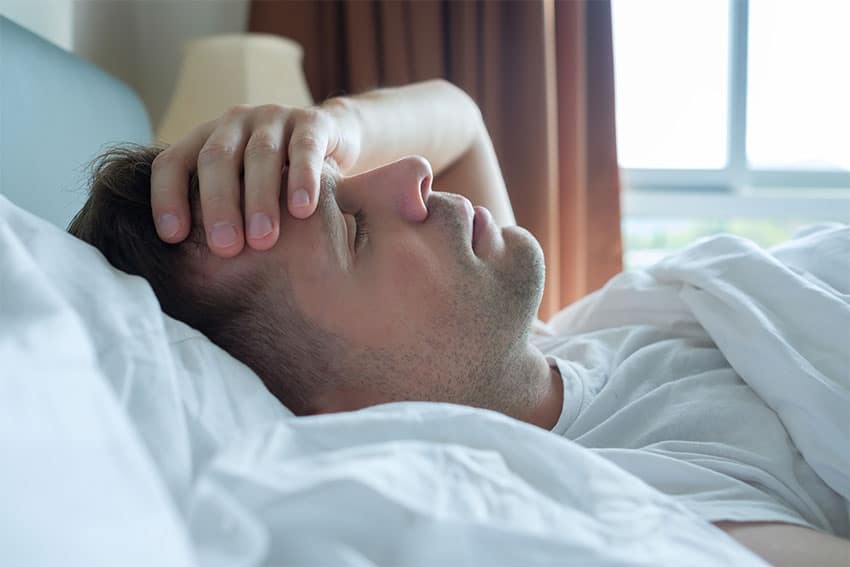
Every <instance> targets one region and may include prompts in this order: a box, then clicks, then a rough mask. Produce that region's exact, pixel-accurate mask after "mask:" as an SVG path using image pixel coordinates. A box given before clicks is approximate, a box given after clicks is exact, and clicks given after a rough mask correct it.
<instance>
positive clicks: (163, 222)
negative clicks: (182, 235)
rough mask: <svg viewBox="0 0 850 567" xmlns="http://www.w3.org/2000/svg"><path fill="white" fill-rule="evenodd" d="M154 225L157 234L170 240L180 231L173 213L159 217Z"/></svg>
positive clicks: (178, 221) (178, 222) (178, 223)
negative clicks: (155, 225)
mask: <svg viewBox="0 0 850 567" xmlns="http://www.w3.org/2000/svg"><path fill="white" fill-rule="evenodd" d="M156 224H157V226H158V227H159V233H160V234H161V235H162V236H164V237H165V238H171V237H172V236H174V235H175V234H177V232H178V231H179V230H180V220H179V219H178V218H177V215H175V214H173V213H164V214H161V215H159V219H158V220H157V223H156Z"/></svg>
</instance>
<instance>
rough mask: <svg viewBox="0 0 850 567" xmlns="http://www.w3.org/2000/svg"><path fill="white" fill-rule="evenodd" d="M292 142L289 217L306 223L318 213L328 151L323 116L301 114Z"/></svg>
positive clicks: (303, 111) (309, 113) (290, 144)
mask: <svg viewBox="0 0 850 567" xmlns="http://www.w3.org/2000/svg"><path fill="white" fill-rule="evenodd" d="M300 112H301V115H300V116H298V118H299V120H297V121H296V122H295V126H294V128H293V130H292V136H291V137H290V139H289V153H288V155H289V179H288V183H287V204H288V207H289V214H291V215H292V216H293V217H295V218H299V219H304V218H307V217H309V216H310V215H312V214H313V212H315V210H316V203H317V202H318V196H319V176H320V175H321V172H322V163H323V162H324V159H325V155H326V154H327V150H328V129H327V128H326V127H325V125H324V124H322V123H321V121H322V120H323V118H322V115H320V114H319V113H317V112H315V111H314V110H309V109H308V110H302V111H300Z"/></svg>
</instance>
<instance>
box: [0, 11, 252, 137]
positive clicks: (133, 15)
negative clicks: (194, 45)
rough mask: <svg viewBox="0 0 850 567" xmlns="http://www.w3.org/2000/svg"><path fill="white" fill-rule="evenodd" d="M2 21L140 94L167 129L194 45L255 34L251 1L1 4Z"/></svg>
mask: <svg viewBox="0 0 850 567" xmlns="http://www.w3.org/2000/svg"><path fill="white" fill-rule="evenodd" d="M0 14H2V15H4V16H6V17H8V18H9V19H11V20H13V21H15V22H17V23H18V24H20V25H22V26H24V27H26V28H28V29H31V30H32V31H34V32H35V33H37V34H39V35H41V36H43V37H45V38H47V39H48V40H50V41H52V42H53V43H55V44H57V45H59V46H60V47H62V48H64V49H67V50H69V51H73V52H74V53H76V54H77V55H79V56H80V57H82V58H83V59H86V60H88V61H90V62H92V63H94V64H95V65H97V66H99V67H101V68H102V69H104V70H105V71H107V72H108V73H111V74H112V75H114V76H116V77H118V78H119V79H121V80H123V81H125V82H126V83H128V84H129V85H130V86H131V87H133V88H134V89H135V90H136V92H138V93H139V95H140V96H141V98H142V100H143V101H144V103H145V106H146V107H147V110H148V114H150V117H151V121H152V123H153V124H154V125H156V124H158V123H159V120H160V119H161V118H162V116H163V114H164V113H165V110H166V107H167V105H168V101H169V99H170V97H171V93H172V90H173V88H174V84H175V82H176V78H177V73H178V71H179V69H180V61H181V58H182V47H183V43H184V42H185V41H187V40H189V39H193V38H196V37H200V36H204V35H212V34H219V33H237V32H240V33H241V32H244V31H245V30H246V29H247V21H248V2H247V0H169V1H167V2H162V1H146V0H123V1H116V0H77V1H73V0H0Z"/></svg>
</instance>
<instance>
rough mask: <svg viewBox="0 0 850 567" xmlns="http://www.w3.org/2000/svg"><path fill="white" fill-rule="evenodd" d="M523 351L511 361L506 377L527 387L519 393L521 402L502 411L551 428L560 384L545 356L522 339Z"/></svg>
mask: <svg viewBox="0 0 850 567" xmlns="http://www.w3.org/2000/svg"><path fill="white" fill-rule="evenodd" d="M524 347H525V348H524V352H522V353H521V354H519V355H518V356H515V357H511V358H512V360H513V364H512V368H510V369H509V371H508V372H509V373H510V374H511V376H510V377H508V379H509V380H512V381H517V382H516V383H521V384H523V386H526V387H527V388H528V390H527V394H526V395H525V396H521V400H522V403H521V405H518V406H515V407H513V408H511V409H510V410H509V411H505V412H504V413H506V414H508V415H510V416H511V417H514V418H516V419H520V420H522V421H525V422H527V423H530V424H532V425H536V426H538V427H542V428H543V429H552V428H553V427H555V424H557V423H558V419H559V418H560V417H561V410H562V408H563V405H564V383H563V380H562V379H561V374H560V372H559V371H558V369H557V368H552V367H550V366H549V363H548V362H547V361H546V357H545V356H544V355H543V354H542V353H541V352H540V351H539V350H538V349H537V348H536V347H535V346H533V345H531V344H530V343H528V342H526V343H525V345H524Z"/></svg>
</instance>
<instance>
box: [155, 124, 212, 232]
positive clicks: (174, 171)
mask: <svg viewBox="0 0 850 567" xmlns="http://www.w3.org/2000/svg"><path fill="white" fill-rule="evenodd" d="M214 126H215V124H214V122H207V123H204V124H201V125H200V126H198V127H197V128H195V129H194V130H193V131H192V132H190V133H189V134H188V135H187V136H186V137H185V138H183V139H181V140H180V142H179V143H177V144H174V145H172V146H170V147H168V148H166V149H164V150H163V151H161V152H160V153H159V154H158V155H157V156H156V158H155V159H154V160H153V163H152V164H151V211H152V213H153V219H154V225H155V226H156V232H157V234H158V235H159V237H160V238H161V239H162V240H164V241H165V242H170V243H172V244H175V243H177V242H182V241H183V240H184V239H185V238H186V237H187V236H189V230H190V228H191V226H192V218H191V215H190V212H189V199H188V194H189V178H190V176H191V174H192V172H193V171H194V170H195V156H197V155H198V152H199V151H200V150H201V147H203V145H204V142H205V141H206V140H207V138H208V137H209V135H210V133H211V132H212V131H213V128H214Z"/></svg>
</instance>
